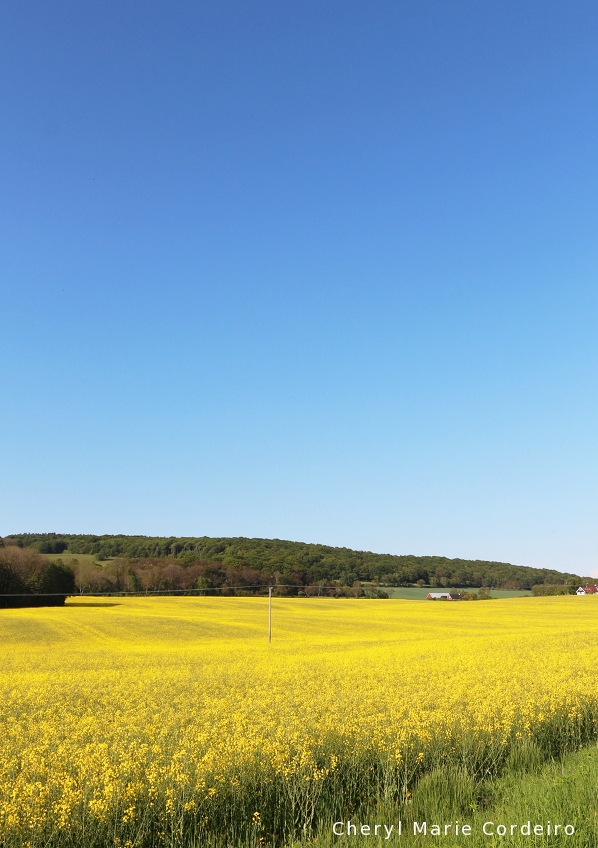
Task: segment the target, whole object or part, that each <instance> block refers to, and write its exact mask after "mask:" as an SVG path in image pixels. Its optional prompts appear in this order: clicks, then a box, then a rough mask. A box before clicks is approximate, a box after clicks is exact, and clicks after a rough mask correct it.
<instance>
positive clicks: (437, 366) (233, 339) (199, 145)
mask: <svg viewBox="0 0 598 848" xmlns="http://www.w3.org/2000/svg"><path fill="white" fill-rule="evenodd" d="M597 48H598V7H597V6H596V4H595V3H591V2H581V0H580V2H564V0H563V2H550V0H542V2H536V1H535V0H529V2H526V3H520V2H514V0H501V2H492V0H489V2H484V3H479V2H477V0H476V2H467V1H466V0H462V1H461V2H460V1H459V0H455V2H445V0H426V2H422V0H413V2H411V0H409V2H396V0H395V2H384V0H380V2H372V3H364V2H359V3H357V2H352V0H343V2H328V0H318V2H312V0H301V2H297V0H288V2H284V3H280V2H276V3H275V2H263V0H254V2H252V3H247V2H240V1H239V2H227V0H219V2H197V1H196V2H193V3H192V2H184V1H183V2H178V0H174V2H172V0H171V2H152V0H144V2H137V0H131V2H127V3H124V4H123V3H121V2H118V3H117V2H114V0H101V2H99V0H85V2H64V0H57V2H55V3H52V4H47V3H41V2H31V0H18V2H16V0H7V2H5V3H3V4H2V7H1V9H0V104H1V108H0V308H1V313H2V324H1V330H0V381H1V386H2V401H1V402H0V535H9V534H10V533H22V532H61V533H95V534H103V533H129V534H146V535H164V536H170V535H189V536H201V535H208V536H250V537H276V538H282V539H293V540H298V541H305V542H318V543H323V544H329V545H339V546H345V547H351V548H357V549H361V550H372V551H376V552H386V553H395V554H419V555H421V554H434V555H443V556H448V557H465V558H471V559H490V560H502V561H508V562H512V563H516V564H524V565H531V566H537V567H551V568H557V569H560V570H567V571H574V572H576V573H578V574H592V573H593V574H595V575H598V522H597V520H596V516H597V508H598V446H597V439H596V435H597V433H598V395H597V391H596V389H597V379H596V378H597V364H598V356H597V354H598V333H597V327H596V324H597V318H598V287H597V282H598V280H597V268H598V265H597V261H598V239H597V224H598V159H597V157H596V149H597V144H598V49H597Z"/></svg>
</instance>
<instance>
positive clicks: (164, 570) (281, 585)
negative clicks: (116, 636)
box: [71, 557, 388, 598]
mask: <svg viewBox="0 0 598 848" xmlns="http://www.w3.org/2000/svg"><path fill="white" fill-rule="evenodd" d="M71 563H72V567H73V571H74V573H75V585H76V588H77V591H78V592H81V593H82V594H90V593H104V592H145V593H147V594H152V593H155V592H164V593H186V594H192V595H255V594H264V595H265V594H267V592H268V588H269V587H270V586H272V587H274V594H275V595H278V596H281V595H289V596H304V597H313V596H317V595H320V596H322V597H361V598H364V597H373V598H387V597H388V593H386V592H384V590H382V589H380V588H379V587H378V586H376V585H372V584H368V585H365V586H364V585H362V584H361V583H359V582H357V581H356V582H355V583H354V584H353V585H352V586H344V585H341V584H340V583H339V582H338V581H337V582H336V583H334V584H332V585H331V584H330V583H325V581H320V582H318V583H312V584H309V585H306V584H305V582H304V577H303V575H302V574H300V573H295V572H293V573H291V574H290V575H286V576H284V577H283V576H282V575H280V574H279V573H276V574H269V573H267V572H264V571H256V570H255V569H253V568H249V567H248V566H244V565H241V566H235V565H226V564H224V563H221V562H218V561H212V562H210V561H204V560H195V561H193V562H185V563H183V562H180V561H178V560H176V559H173V558H170V557H166V558H164V559H158V558H152V559H137V558H133V559H129V558H127V557H116V558H115V559H112V560H110V561H109V562H100V563H89V562H80V561H78V560H76V559H75V560H72V561H71Z"/></svg>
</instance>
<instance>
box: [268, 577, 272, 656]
mask: <svg viewBox="0 0 598 848" xmlns="http://www.w3.org/2000/svg"><path fill="white" fill-rule="evenodd" d="M271 641H272V586H269V587H268V644H270V642H271Z"/></svg>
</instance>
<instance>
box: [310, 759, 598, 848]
mask: <svg viewBox="0 0 598 848" xmlns="http://www.w3.org/2000/svg"><path fill="white" fill-rule="evenodd" d="M337 818H338V819H339V821H340V820H342V821H343V825H342V827H340V826H337V830H338V831H340V830H342V831H343V832H344V833H345V834H346V832H347V822H348V821H349V820H350V821H351V823H352V824H354V825H356V830H357V833H356V834H355V835H353V834H352V835H351V836H346V835H344V836H335V835H334V834H333V830H332V826H333V822H328V823H327V825H326V826H325V827H321V828H320V830H319V832H318V835H317V837H316V839H315V840H314V841H313V842H312V844H313V845H315V846H317V848H333V846H334V848H342V847H343V846H358V845H379V846H381V845H395V846H396V845H405V846H409V848H428V846H433V845H442V846H443V848H457V846H458V847H459V848H467V846H469V848H495V846H508V848H523V846H527V848H530V847H531V846H534V848H538V846H546V848H552V846H555V848H556V846H571V848H598V748H597V747H596V746H595V745H593V746H592V747H590V748H585V749H583V750H581V751H578V752H576V753H574V754H569V755H567V756H565V757H563V758H562V759H559V760H555V761H551V762H548V763H546V762H545V763H544V764H542V757H541V753H540V751H539V749H538V748H536V747H535V745H534V744H533V743H532V744H531V745H529V746H528V747H527V749H525V748H523V749H520V750H519V751H518V752H517V755H516V756H514V757H513V758H512V759H511V762H510V763H509V767H508V769H507V771H506V772H505V773H504V774H503V776H501V777H500V778H498V779H496V780H493V781H488V782H481V783H480V782H477V783H476V782H475V781H474V780H473V779H472V778H471V777H469V776H468V775H467V774H466V773H464V772H459V771H453V772H451V771H448V770H445V771H436V772H432V773H431V774H427V775H426V776H425V777H423V778H422V780H420V782H419V783H418V784H417V786H416V787H415V788H414V790H413V796H412V797H411V798H408V799H407V800H406V801H405V802H404V803H403V804H400V805H394V804H384V803H380V804H377V805H373V806H371V807H369V808H368V806H367V804H365V805H364V806H363V808H362V809H361V810H358V811H355V813H352V812H351V811H348V810H345V811H342V812H341V811H339V813H338V816H337ZM399 821H401V822H402V835H401V836H400V837H399V836H398V833H397V831H398V822H399ZM414 821H417V822H418V825H419V827H420V828H421V823H422V822H424V821H425V822H426V825H427V828H426V829H427V835H426V836H425V837H424V836H423V835H420V834H418V835H417V836H414V826H413V823H414ZM456 822H458V823H459V835H456V834H455V823H456ZM528 822H529V823H530V828H529V829H530V831H531V832H530V835H526V830H527V827H525V825H527V823H528ZM549 822H550V826H551V831H552V832H551V834H550V835H549V834H548V823H549ZM490 823H492V824H490ZM376 824H378V825H381V827H380V828H379V829H378V836H377V837H376V836H375V834H374V830H375V826H376ZM433 824H437V825H440V826H441V834H442V835H440V836H438V835H436V836H434V835H431V833H430V831H431V827H432V825H433ZM557 824H558V825H560V826H561V827H560V828H559V829H558V831H557V833H556V835H555V834H554V825H557ZM362 825H366V826H369V827H370V835H369V836H368V835H365V834H364V835H363V836H362V835H360V829H361V826H362ZM384 825H386V826H387V827H388V828H390V825H394V828H393V831H392V833H391V835H390V837H389V838H388V839H387V838H386V835H387V833H388V831H387V830H385V828H384ZM445 825H448V828H447V833H446V835H445V834H444V830H445ZM463 825H469V826H470V828H471V832H470V834H469V835H463V834H462V832H461V828H462V827H463ZM484 825H486V831H487V832H488V833H487V834H484ZM499 825H504V826H505V827H506V830H507V832H506V835H504V836H500V835H498V834H497V832H496V831H497V830H498V831H500V830H501V828H500V827H499ZM512 825H513V828H511V826H512ZM522 825H523V826H524V828H523V833H522V832H521V826H522ZM565 825H569V826H572V827H573V828H574V829H575V832H574V833H573V834H571V835H567V834H565V832H564V826H565ZM534 826H542V827H543V833H540V831H539V830H537V831H536V834H534ZM511 830H513V833H512V834H511ZM366 833H367V831H366Z"/></svg>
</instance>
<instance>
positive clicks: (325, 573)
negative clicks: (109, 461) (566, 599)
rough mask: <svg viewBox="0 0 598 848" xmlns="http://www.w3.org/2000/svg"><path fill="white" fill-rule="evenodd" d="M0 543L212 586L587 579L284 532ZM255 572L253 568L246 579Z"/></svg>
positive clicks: (35, 537) (512, 584) (496, 584)
mask: <svg viewBox="0 0 598 848" xmlns="http://www.w3.org/2000/svg"><path fill="white" fill-rule="evenodd" d="M0 544H2V543H1V542H0ZM3 544H4V545H6V546H8V545H18V546H19V547H25V548H32V549H34V550H35V551H37V552H38V553H42V554H56V555H60V554H63V553H69V554H73V555H76V554H93V555H94V556H95V558H96V559H97V560H99V561H105V560H108V559H112V558H115V557H116V558H124V559H126V560H128V561H129V562H130V563H131V564H133V565H135V564H136V563H137V564H138V565H143V566H144V568H147V567H148V566H151V564H152V562H154V561H156V560H158V561H160V562H154V564H155V565H160V564H162V565H164V563H166V562H168V563H170V564H171V565H177V566H182V567H184V568H189V567H190V566H193V570H194V571H197V573H198V574H199V575H200V576H202V577H204V579H205V575H206V574H209V575H210V576H211V577H212V580H211V583H212V585H215V586H217V585H225V584H226V583H228V585H233V584H234V582H235V580H237V579H239V580H241V582H242V583H243V584H244V583H245V582H246V579H247V580H249V583H250V584H252V585H253V584H255V583H258V584H261V583H263V584H266V583H268V582H270V581H272V580H274V581H275V582H276V583H279V584H282V583H285V582H287V581H288V582H289V583H291V584H294V585H297V586H299V585H312V584H318V583H320V584H321V583H322V582H324V583H326V582H333V583H334V584H340V585H342V586H353V585H354V584H355V583H356V582H360V581H361V582H374V583H379V584H381V585H388V586H409V585H415V584H419V585H426V586H442V587H446V586H460V587H466V586H471V587H482V586H488V587H490V588H522V589H531V587H532V586H533V585H537V584H561V585H562V584H565V583H567V582H570V583H573V582H575V583H579V582H581V581H582V580H584V578H582V577H580V576H578V575H575V574H569V573H562V572H559V571H554V570H553V569H548V568H528V567H527V566H519V565H511V564H510V563H505V562H487V561H484V560H464V559H448V558H446V557H440V556H420V557H418V556H411V555H406V556H394V555H391V554H374V553H370V552H368V551H354V550H351V549H349V548H333V547H328V546H326V545H312V544H306V543H303V542H287V541H283V540H280V539H246V538H230V539H227V538H221V539H214V538H210V537H207V536H202V537H183V538H177V537H174V536H172V537H168V538H164V537H151V536H90V535H70V534H59V533H21V534H15V535H13V536H10V537H6V538H5V539H4V540H3ZM218 575H220V577H219V576H218ZM243 575H245V578H243ZM250 575H255V576H254V577H253V578H252V579H249V577H250ZM221 580H222V582H220V581H221ZM585 580H589V578H585ZM231 581H232V582H231ZM205 585H208V584H207V583H206V584H205Z"/></svg>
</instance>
